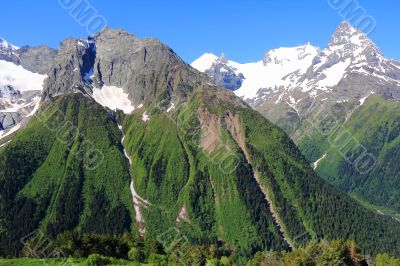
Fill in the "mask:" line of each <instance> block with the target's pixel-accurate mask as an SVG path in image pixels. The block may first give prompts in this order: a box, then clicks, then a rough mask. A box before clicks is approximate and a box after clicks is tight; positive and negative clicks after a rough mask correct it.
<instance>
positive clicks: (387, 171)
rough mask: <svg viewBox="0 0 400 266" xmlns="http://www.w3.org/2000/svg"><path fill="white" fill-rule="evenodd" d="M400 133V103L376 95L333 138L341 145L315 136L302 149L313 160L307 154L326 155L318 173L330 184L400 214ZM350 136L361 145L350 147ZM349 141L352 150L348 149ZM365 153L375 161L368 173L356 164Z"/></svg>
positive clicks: (353, 144) (353, 142)
mask: <svg viewBox="0 0 400 266" xmlns="http://www.w3.org/2000/svg"><path fill="white" fill-rule="evenodd" d="M399 133H400V104H399V102H397V101H393V100H388V99H384V98H383V97H381V96H378V95H372V96H370V97H369V98H368V99H367V100H366V101H365V103H364V104H363V105H362V106H360V107H359V108H358V109H357V110H355V111H354V112H353V113H352V115H351V116H350V117H349V118H348V120H347V121H346V122H345V123H344V124H343V126H342V127H341V128H340V129H339V130H338V132H337V133H335V134H334V136H330V139H332V140H337V141H329V140H328V139H327V138H325V139H324V138H321V137H318V136H313V139H314V142H313V144H312V145H309V144H310V143H311V142H310V141H307V144H306V145H302V144H305V143H306V141H304V142H303V143H300V147H302V148H303V150H305V151H306V152H305V154H306V156H307V155H308V156H309V158H310V157H313V156H312V154H311V153H307V150H308V151H311V150H318V152H317V153H316V157H318V156H319V157H322V156H323V155H324V154H326V155H325V157H324V158H323V159H322V160H321V161H320V162H319V163H318V166H317V169H316V170H317V172H318V173H319V174H320V175H321V176H322V177H324V178H325V179H327V180H328V181H329V182H332V183H333V184H335V185H338V186H339V187H340V188H341V189H343V190H344V191H347V192H349V193H351V194H353V195H354V196H356V197H357V198H359V199H361V200H362V201H364V202H367V203H369V204H373V205H378V206H382V208H380V209H382V210H384V209H385V208H387V209H391V210H394V211H395V212H399V211H400V193H399V189H400V176H399V173H398V172H399V171H398V168H399V163H398V162H399V159H400V157H399V152H398V151H399V150H400V149H399V147H400V146H399V144H400V142H399V141H400V134H399ZM350 136H352V137H354V138H355V139H356V140H357V142H355V141H351V143H350V141H349V139H350ZM346 139H347V141H348V142H349V144H348V145H347V146H348V147H344V144H345V143H346ZM305 140H306V139H305ZM357 146H358V148H357ZM361 147H364V149H361ZM362 150H366V151H367V152H368V153H370V154H371V155H372V156H373V157H371V158H373V159H371V163H370V165H368V166H367V167H365V170H366V171H357V168H356V167H355V166H356V164H357V161H356V160H357V158H358V157H359V156H360V154H361V152H362ZM343 151H346V153H344V152H343ZM343 155H344V156H343ZM314 159H315V156H314V158H312V160H314ZM360 165H361V164H360ZM378 208H379V207H378Z"/></svg>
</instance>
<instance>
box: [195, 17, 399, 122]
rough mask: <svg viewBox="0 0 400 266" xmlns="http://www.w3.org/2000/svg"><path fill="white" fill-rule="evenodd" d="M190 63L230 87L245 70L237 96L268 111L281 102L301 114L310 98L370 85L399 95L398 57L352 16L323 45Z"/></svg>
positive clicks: (338, 95) (352, 95)
mask: <svg viewBox="0 0 400 266" xmlns="http://www.w3.org/2000/svg"><path fill="white" fill-rule="evenodd" d="M222 61H224V62H222ZM192 66H193V67H195V68H197V69H198V70H200V71H203V72H205V73H206V74H208V75H209V76H210V77H212V78H214V80H216V83H217V84H219V85H222V86H225V84H226V83H227V81H231V82H228V85H229V87H227V86H225V87H227V88H229V89H232V87H231V84H232V81H233V82H234V83H235V82H236V81H237V80H238V75H239V74H241V75H243V79H241V80H240V81H241V86H238V89H236V90H235V94H236V95H237V96H239V97H242V98H243V99H244V100H246V101H247V102H248V103H250V104H251V105H252V106H253V107H255V108H261V109H263V110H264V111H265V110H273V108H274V107H272V106H279V107H277V110H278V111H279V112H285V110H288V111H289V112H291V113H297V116H298V117H300V116H301V114H302V108H303V114H304V110H306V109H307V108H305V106H307V104H309V103H310V101H311V102H314V101H320V102H330V103H331V104H335V103H337V102H342V101H343V100H346V101H352V100H355V101H357V100H358V99H360V98H362V97H365V96H366V95H368V94H369V93H370V92H371V91H374V92H375V93H381V94H384V95H389V96H390V97H393V98H395V99H400V62H397V61H395V60H391V59H389V58H387V57H385V56H384V55H383V54H382V52H381V51H380V49H379V48H378V47H377V46H376V45H375V44H374V43H373V42H372V41H371V40H370V39H369V37H368V36H367V35H366V34H365V33H363V32H362V31H361V30H358V29H356V28H354V27H353V26H351V24H350V23H348V22H343V23H341V24H340V25H339V26H338V27H337V29H336V31H335V32H334V34H333V35H332V37H331V40H330V42H329V44H328V45H327V47H326V48H324V49H319V48H317V47H314V46H312V45H311V44H309V43H307V44H305V45H302V46H297V47H281V48H278V49H272V50H270V51H268V52H267V53H266V54H265V55H264V58H263V60H261V61H259V62H254V63H246V64H240V63H237V62H234V61H230V60H220V59H218V57H217V56H215V55H212V54H206V55H203V56H202V57H200V58H199V59H198V60H196V61H195V62H193V64H192ZM227 70H229V71H227ZM232 71H233V72H234V74H235V75H236V76H235V75H233V74H232ZM216 77H217V78H216ZM221 78H222V80H223V82H220V81H221ZM235 84H240V83H239V82H237V83H235ZM283 106H286V107H283ZM271 108H272V109H271ZM279 108H281V109H279ZM282 110H283V111H282ZM271 112H272V113H273V112H274V111H271Z"/></svg>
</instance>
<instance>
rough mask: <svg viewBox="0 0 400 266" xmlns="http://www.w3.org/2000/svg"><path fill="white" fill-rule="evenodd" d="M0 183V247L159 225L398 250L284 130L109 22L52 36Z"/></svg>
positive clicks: (269, 244) (396, 238)
mask: <svg viewBox="0 0 400 266" xmlns="http://www.w3.org/2000/svg"><path fill="white" fill-rule="evenodd" d="M119 104H122V107H121V109H122V110H121V109H120V108H119ZM0 195H1V197H0V229H1V232H2V233H1V234H0V256H3V257H9V256H17V255H19V254H21V253H20V252H21V248H22V244H21V242H20V239H21V237H24V236H26V235H29V234H30V233H31V232H32V231H34V230H36V229H39V230H40V231H41V232H43V234H44V235H46V236H49V237H56V236H57V235H59V234H62V233H64V232H66V231H73V232H75V233H78V234H82V233H98V234H106V235H122V234H124V233H125V232H130V233H131V234H133V235H135V236H137V237H144V238H146V239H150V240H159V239H160V238H162V237H165V235H166V234H168V232H170V231H171V229H172V230H179V232H180V233H181V234H182V235H183V236H185V238H186V239H187V240H188V241H189V242H190V243H196V244H212V243H217V242H221V241H222V242H225V243H226V244H228V245H230V246H231V248H232V249H236V250H238V251H239V253H240V254H241V256H250V255H251V254H253V253H255V252H256V251H262V250H267V249H268V250H270V249H273V250H290V249H291V248H293V247H297V246H301V245H304V244H305V243H307V242H308V241H309V240H311V239H315V238H316V239H319V238H321V239H337V238H343V239H354V240H356V241H357V243H359V244H360V246H361V247H362V248H363V249H364V250H365V252H367V253H371V254H375V253H377V252H383V251H385V252H388V253H391V254H395V253H397V252H399V251H400V224H399V223H398V222H397V221H396V220H394V219H392V218H391V217H389V216H385V215H380V214H378V213H376V212H373V211H371V210H369V209H367V208H365V207H363V206H361V205H360V204H358V203H357V202H356V201H355V200H354V199H352V198H351V197H349V196H348V195H346V194H345V193H343V192H341V191H340V190H338V189H337V188H335V187H334V186H332V185H330V184H328V183H327V182H325V181H324V180H322V179H321V178H320V177H319V176H318V175H317V174H316V173H315V172H314V171H313V169H312V168H311V166H310V165H309V163H308V162H307V161H306V159H305V157H304V156H303V155H302V154H301V152H300V151H299V150H298V148H297V147H296V145H295V144H294V142H293V141H292V140H291V139H290V138H289V137H288V136H287V134H286V133H284V132H283V131H282V130H281V129H279V128H278V127H276V126H274V125H273V124H272V123H271V122H269V121H268V120H267V119H265V118H264V117H263V116H262V115H261V114H259V113H258V112H256V111H254V110H253V109H252V108H251V107H250V106H249V105H248V104H246V103H245V102H244V101H243V100H241V99H240V98H239V97H236V96H235V95H234V93H233V92H231V91H228V90H224V89H223V88H220V87H218V86H215V84H213V82H212V81H211V79H210V78H208V77H207V76H206V75H205V74H202V73H200V72H198V71H197V70H195V69H193V68H192V67H190V66H189V65H188V64H186V63H185V62H183V61H182V60H181V59H180V58H179V56H178V55H176V54H175V52H174V51H173V50H172V49H170V48H169V47H167V46H165V45H164V44H162V43H161V42H160V41H158V40H155V39H139V38H137V37H135V36H133V35H131V34H129V33H127V32H125V31H123V30H111V29H108V28H107V29H105V30H103V31H102V32H100V33H98V34H95V35H94V36H93V37H92V38H88V39H87V40H86V41H84V40H81V39H71V38H69V39H66V40H64V41H63V42H62V44H61V47H60V50H59V52H58V54H57V56H56V57H55V60H54V64H53V65H52V67H51V68H50V69H49V71H48V73H47V78H46V79H45V81H44V84H43V91H42V93H41V102H40V105H39V108H38V111H37V112H36V113H35V115H34V116H32V118H31V119H30V120H29V121H28V122H27V123H26V124H24V125H22V126H21V128H20V129H19V130H18V131H17V132H16V133H15V135H13V136H12V137H11V136H10V141H9V142H6V143H3V144H2V145H1V146H0Z"/></svg>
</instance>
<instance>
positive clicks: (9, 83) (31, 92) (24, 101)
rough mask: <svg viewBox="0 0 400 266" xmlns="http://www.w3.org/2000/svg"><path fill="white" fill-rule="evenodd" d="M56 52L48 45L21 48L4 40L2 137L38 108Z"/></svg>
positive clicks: (0, 54)
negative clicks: (45, 80) (44, 83)
mask: <svg viewBox="0 0 400 266" xmlns="http://www.w3.org/2000/svg"><path fill="white" fill-rule="evenodd" d="M56 53H57V51H56V50H54V49H51V48H49V47H47V46H38V47H28V46H24V47H22V48H19V47H17V46H15V45H12V44H10V43H8V42H7V41H6V40H4V39H0V139H1V138H5V137H6V136H7V135H9V134H11V133H13V132H14V131H15V130H16V129H17V128H18V127H19V126H20V124H21V123H23V121H24V120H25V118H29V117H30V116H32V115H33V114H34V113H35V111H36V110H37V108H38V104H39V100H40V94H41V90H42V85H43V81H44V79H45V78H46V75H45V74H46V73H47V71H48V70H49V69H50V65H51V64H53V59H54V57H55V55H56Z"/></svg>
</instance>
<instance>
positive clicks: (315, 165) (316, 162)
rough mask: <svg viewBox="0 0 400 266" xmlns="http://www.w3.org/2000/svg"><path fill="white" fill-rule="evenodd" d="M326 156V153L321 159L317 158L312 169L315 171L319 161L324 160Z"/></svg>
mask: <svg viewBox="0 0 400 266" xmlns="http://www.w3.org/2000/svg"><path fill="white" fill-rule="evenodd" d="M326 155H327V153H325V154H324V155H323V156H322V157H321V158H319V159H318V160H317V161H315V163H313V169H314V170H315V169H317V167H318V164H319V162H320V161H321V160H323V159H324V158H325V156H326Z"/></svg>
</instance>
